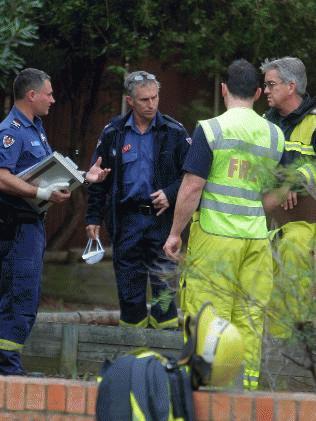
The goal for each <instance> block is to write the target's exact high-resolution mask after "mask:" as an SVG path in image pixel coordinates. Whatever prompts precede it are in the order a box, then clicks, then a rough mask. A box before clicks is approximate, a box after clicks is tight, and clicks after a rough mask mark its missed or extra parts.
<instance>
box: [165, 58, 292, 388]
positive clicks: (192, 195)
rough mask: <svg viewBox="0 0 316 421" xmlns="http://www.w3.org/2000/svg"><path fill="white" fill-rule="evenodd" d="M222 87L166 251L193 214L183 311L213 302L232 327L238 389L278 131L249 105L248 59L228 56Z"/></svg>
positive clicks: (256, 330) (257, 313) (260, 287)
mask: <svg viewBox="0 0 316 421" xmlns="http://www.w3.org/2000/svg"><path fill="white" fill-rule="evenodd" d="M221 86H222V96H223V98H224V103H225V106H226V108H227V111H226V112H225V113H224V114H222V115H220V116H219V117H216V118H212V119H210V120H204V121H199V123H198V127H197V128H196V130H195V132H194V135H193V139H192V140H193V143H192V145H191V148H190V150H189V152H188V155H187V158H186V161H185V164H184V166H183V169H184V171H185V175H184V178H183V181H182V184H181V187H180V189H179V193H178V198H177V202H176V208H175V215H174V220H173V224H172V228H171V231H170V235H169V237H168V239H167V241H166V244H165V245H164V250H165V253H166V255H167V256H168V257H169V258H171V259H175V260H178V259H179V258H180V250H181V245H182V242H181V233H182V231H183V229H184V228H185V226H186V225H187V223H188V222H189V220H190V218H191V216H192V215H193V219H192V224H191V227H190V236H189V241H188V250H187V256H186V260H185V265H184V271H183V274H182V279H181V288H182V291H181V295H182V297H181V300H182V308H183V311H184V315H185V317H188V316H193V315H194V314H196V313H197V312H198V309H199V308H200V307H201V305H202V304H203V303H204V302H205V301H211V302H212V304H213V305H214V307H215V310H216V312H217V314H218V315H219V316H220V317H222V318H224V319H226V320H228V321H232V323H234V324H235V325H236V327H237V328H238V330H239V332H240V334H241V336H242V338H243V341H244V345H245V367H244V377H243V381H244V387H245V388H247V389H256V388H257V386H258V379H259V371H260V360H261V342H262V331H263V320H264V309H265V306H266V304H267V302H268V301H269V297H270V294H271V290H272V256H271V249H270V245H269V241H268V239H267V235H268V230H267V224H266V218H265V214H264V210H263V205H262V201H261V199H262V190H263V186H264V177H263V176H261V174H265V173H266V172H267V171H272V169H273V168H275V167H276V166H277V164H278V163H279V161H280V159H281V156H282V152H283V149H284V137H283V134H282V132H281V130H280V129H279V128H278V127H277V126H275V125H274V124H272V123H270V122H269V121H267V120H265V119H264V118H262V117H260V116H259V115H258V114H257V113H256V112H255V111H254V110H253V109H252V108H253V104H254V102H255V101H256V100H257V99H258V98H259V96H260V94H261V89H260V87H259V76H258V74H257V71H256V69H255V68H254V66H253V65H252V64H250V63H249V62H247V61H246V60H244V59H241V60H236V61H234V62H233V63H232V64H231V65H230V66H229V67H228V71H227V77H226V79H225V81H224V82H223V83H222V85H221ZM196 210H197V211H196Z"/></svg>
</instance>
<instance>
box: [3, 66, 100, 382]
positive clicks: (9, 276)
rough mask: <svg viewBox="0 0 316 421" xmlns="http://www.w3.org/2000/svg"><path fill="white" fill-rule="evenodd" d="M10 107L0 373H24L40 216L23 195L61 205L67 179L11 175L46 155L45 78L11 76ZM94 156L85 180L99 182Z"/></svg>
mask: <svg viewBox="0 0 316 421" xmlns="http://www.w3.org/2000/svg"><path fill="white" fill-rule="evenodd" d="M13 93H14V106H13V107H12V109H11V111H10V113H9V114H8V116H7V117H6V118H5V119H4V120H3V121H2V122H1V123H0V275H1V276H0V375H25V374H26V373H25V370H24V369H23V367H22V364H21V358H20V353H21V351H22V348H23V345H24V342H25V340H26V339H27V337H28V336H29V334H30V331H31V329H32V326H33V324H34V321H35V318H36V314H37V309H38V304H39V299H40V283H41V273H42V266H43V254H44V250H45V227H44V222H43V214H39V213H37V212H35V211H34V209H32V207H30V206H29V205H28V204H27V202H26V201H25V200H24V199H26V200H27V199H41V200H46V201H50V202H53V203H63V202H64V201H66V200H67V199H69V197H70V191H69V190H68V189H67V187H69V186H68V183H67V182H58V183H56V182H55V183H54V182H53V183H52V184H48V185H47V186H45V187H37V186H35V185H32V184H30V183H28V182H26V181H24V180H23V179H21V178H20V177H18V176H17V174H19V173H21V172H22V171H24V170H26V169H27V168H29V167H31V166H33V165H35V164H37V163H38V162H41V161H42V160H43V159H45V158H47V156H49V155H51V154H52V149H51V147H50V146H49V144H48V142H47V136H46V133H45V130H44V128H43V125H42V121H41V119H40V117H41V116H45V115H47V114H48V112H49V109H50V107H51V106H52V105H53V104H54V103H55V100H54V97H53V90H52V86H51V82H50V77H49V76H48V75H47V74H46V73H45V72H43V71H41V70H37V69H32V68H28V69H24V70H22V71H21V72H20V73H19V74H18V75H17V77H16V78H15V80H14V84H13ZM100 163H101V162H100V160H99V161H98V162H97V163H96V165H95V166H94V168H93V169H91V170H90V171H89V172H88V173H87V177H86V178H87V180H88V181H91V182H94V181H101V180H102V179H103V178H104V176H105V173H106V170H102V169H101V168H100Z"/></svg>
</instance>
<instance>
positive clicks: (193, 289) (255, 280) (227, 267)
mask: <svg viewBox="0 0 316 421" xmlns="http://www.w3.org/2000/svg"><path fill="white" fill-rule="evenodd" d="M180 286H181V296H180V297H181V307H182V310H183V312H184V315H185V316H187V315H191V316H194V315H195V314H196V313H197V312H198V310H199V309H200V308H201V306H202V304H203V303H205V302H206V301H211V302H212V304H213V305H214V307H215V309H216V312H217V314H218V316H220V317H223V318H225V319H226V320H229V321H231V322H232V323H234V324H235V326H237V328H238V329H239V331H240V333H241V335H242V337H243V341H244V346H245V370H244V386H245V387H246V388H249V389H256V387H257V385H258V378H259V371H260V362H261V343H262V334H263V323H264V315H265V307H266V305H267V303H268V301H269V299H270V295H271V291H272V254H271V247H270V244H269V240H268V239H262V240H254V239H239V238H229V237H222V236H216V235H212V234H209V233H206V232H204V231H203V230H202V229H201V227H200V223H199V221H198V214H197V213H195V214H194V216H193V222H192V224H191V229H190V237H189V242H188V250H187V257H186V262H185V268H184V271H183V274H182V277H181V284H180Z"/></svg>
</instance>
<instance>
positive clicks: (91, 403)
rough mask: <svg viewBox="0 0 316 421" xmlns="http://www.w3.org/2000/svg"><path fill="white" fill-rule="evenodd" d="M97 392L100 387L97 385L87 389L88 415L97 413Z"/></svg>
mask: <svg viewBox="0 0 316 421" xmlns="http://www.w3.org/2000/svg"><path fill="white" fill-rule="evenodd" d="M97 392H98V387H97V386H90V387H89V388H88V390H87V393H88V395H87V409H86V413H87V414H88V415H95V404H96V401H97Z"/></svg>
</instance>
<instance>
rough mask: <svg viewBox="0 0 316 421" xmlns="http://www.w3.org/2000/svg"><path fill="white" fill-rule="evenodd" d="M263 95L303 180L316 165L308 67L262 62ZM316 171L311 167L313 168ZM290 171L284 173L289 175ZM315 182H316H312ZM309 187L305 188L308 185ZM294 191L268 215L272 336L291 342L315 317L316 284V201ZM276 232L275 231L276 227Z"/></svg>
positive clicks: (315, 101) (288, 60)
mask: <svg viewBox="0 0 316 421" xmlns="http://www.w3.org/2000/svg"><path fill="white" fill-rule="evenodd" d="M261 70H262V72H263V73H264V78H265V82H264V86H265V89H264V93H265V94H266V96H267V100H268V105H269V106H270V107H271V108H270V109H269V110H268V111H267V112H266V113H265V117H266V118H267V119H268V120H269V121H271V122H273V123H275V124H277V125H278V126H279V127H280V128H281V129H282V131H283V133H284V136H285V140H286V141H285V151H284V155H283V157H282V160H281V164H282V166H284V168H286V170H288V171H289V172H291V171H292V170H294V169H296V168H297V167H300V166H302V165H304V164H305V171H303V175H304V176H305V178H308V175H309V173H310V174H311V178H313V176H312V171H311V170H309V171H308V168H307V165H310V164H311V163H313V162H314V163H316V160H315V158H316V97H314V98H311V97H310V96H309V95H308V94H307V93H306V85H307V77H306V71H305V66H304V64H303V63H302V61H301V60H300V59H298V58H296V57H283V58H280V59H276V60H271V61H269V60H266V61H265V62H264V63H262V66H261ZM311 168H312V167H311ZM286 170H285V171H286ZM311 181H312V180H311ZM303 184H304V183H303ZM297 187H298V190H299V191H291V192H289V195H288V197H287V200H286V201H285V202H284V203H283V204H282V206H278V207H276V208H274V209H273V210H272V211H271V212H268V214H269V216H270V217H271V219H272V222H273V223H274V228H278V229H276V230H275V231H272V236H271V238H272V240H273V245H274V284H275V287H274V289H273V293H272V299H271V303H270V307H271V311H270V312H269V313H270V316H271V317H270V319H269V331H270V333H271V334H272V335H273V336H275V337H280V338H287V337H289V336H290V335H291V334H292V332H293V326H295V324H296V322H302V321H308V320H310V319H311V318H312V317H313V312H314V311H315V309H314V306H315V304H316V302H315V300H314V301H313V294H312V289H313V288H312V284H313V283H315V261H314V253H315V246H316V200H315V198H313V197H312V196H311V195H310V194H307V192H309V189H308V185H307V186H306V187H307V189H306V190H305V189H303V190H302V189H300V187H301V186H297ZM272 228H273V227H272Z"/></svg>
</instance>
